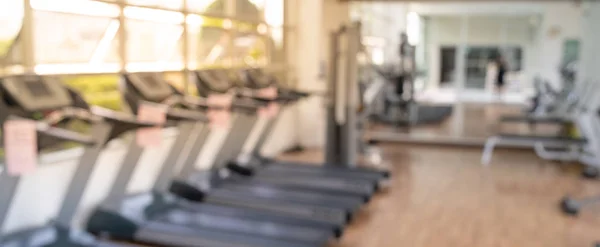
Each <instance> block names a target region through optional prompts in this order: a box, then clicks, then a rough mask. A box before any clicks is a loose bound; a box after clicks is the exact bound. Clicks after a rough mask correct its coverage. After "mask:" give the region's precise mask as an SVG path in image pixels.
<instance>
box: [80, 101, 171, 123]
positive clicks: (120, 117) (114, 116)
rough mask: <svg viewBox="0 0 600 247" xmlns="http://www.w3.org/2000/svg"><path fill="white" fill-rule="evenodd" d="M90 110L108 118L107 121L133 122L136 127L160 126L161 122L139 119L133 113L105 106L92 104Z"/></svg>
mask: <svg viewBox="0 0 600 247" xmlns="http://www.w3.org/2000/svg"><path fill="white" fill-rule="evenodd" d="M90 110H91V112H92V113H93V114H94V115H96V116H99V117H102V118H103V119H105V120H109V121H113V122H117V123H127V124H133V125H137V127H139V128H144V127H159V126H161V124H157V123H152V122H146V121H139V120H137V119H136V117H135V116H134V115H130V114H127V113H123V112H117V111H113V110H110V109H106V108H103V107H99V106H92V107H91V109H90Z"/></svg>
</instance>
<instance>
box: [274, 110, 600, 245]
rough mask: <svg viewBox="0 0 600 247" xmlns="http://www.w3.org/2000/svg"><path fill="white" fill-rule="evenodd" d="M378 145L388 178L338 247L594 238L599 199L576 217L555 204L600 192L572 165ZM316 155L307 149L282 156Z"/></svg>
mask: <svg viewBox="0 0 600 247" xmlns="http://www.w3.org/2000/svg"><path fill="white" fill-rule="evenodd" d="M475 110H477V109H475ZM479 110H480V109H479ZM486 111H487V112H489V111H494V113H496V112H499V111H498V110H490V109H487V110H486ZM500 112H504V111H500ZM472 115H473V113H469V111H467V112H466V114H463V116H464V117H465V121H467V122H472V121H469V119H476V120H477V119H481V118H472V117H469V116H472ZM493 115H495V114H493ZM488 116H489V114H488ZM486 119H488V120H489V119H493V117H492V118H486ZM469 124H471V125H473V126H474V125H477V124H476V123H467V124H465V125H469ZM479 126H481V122H479ZM430 128H431V127H430ZM471 133H472V132H471ZM379 147H380V148H381V151H382V155H383V158H384V162H385V163H387V165H389V168H390V170H392V171H393V176H394V178H393V180H392V182H391V183H390V186H389V188H388V190H387V192H384V193H382V194H380V195H378V196H377V197H376V198H374V199H373V201H372V202H371V203H370V204H369V206H368V207H367V208H365V210H364V212H363V213H362V214H361V215H360V216H359V217H358V218H357V219H356V221H355V222H354V224H352V225H351V227H350V228H349V229H348V230H347V232H346V235H345V237H344V238H343V239H342V240H341V242H340V243H339V245H338V246H340V247H398V246H410V247H421V246H422V247H431V246H445V247H449V246H457V247H471V246H473V247H482V246H486V247H488V246H489V247H492V246H494V247H496V246H498V247H504V246H506V247H517V246H527V247H534V246H540V247H541V246H543V247H580V246H581V247H589V246H592V243H595V242H597V241H600V204H599V205H597V206H590V207H587V208H585V209H584V210H583V211H582V212H581V214H580V215H579V216H578V217H577V218H572V217H568V216H564V215H563V214H562V213H561V211H560V208H559V202H560V200H561V198H562V197H563V196H565V195H567V194H570V195H575V196H585V195H596V194H597V195H600V183H599V182H597V181H586V180H583V179H581V178H580V176H579V172H580V170H579V167H578V166H577V165H572V164H570V165H567V164H556V163H552V162H546V161H542V160H540V159H538V158H537V157H536V156H535V154H534V153H533V152H532V151H527V150H498V151H497V152H496V153H495V156H494V157H495V158H494V161H493V163H492V165H491V166H490V167H482V166H481V165H480V162H479V160H480V157H481V149H478V148H453V147H441V146H423V145H420V146H408V145H401V144H385V145H380V146H379ZM320 157H322V156H321V155H320V153H319V152H317V151H307V152H303V153H300V154H294V155H286V156H284V157H283V158H285V159H291V160H310V161H319V159H320Z"/></svg>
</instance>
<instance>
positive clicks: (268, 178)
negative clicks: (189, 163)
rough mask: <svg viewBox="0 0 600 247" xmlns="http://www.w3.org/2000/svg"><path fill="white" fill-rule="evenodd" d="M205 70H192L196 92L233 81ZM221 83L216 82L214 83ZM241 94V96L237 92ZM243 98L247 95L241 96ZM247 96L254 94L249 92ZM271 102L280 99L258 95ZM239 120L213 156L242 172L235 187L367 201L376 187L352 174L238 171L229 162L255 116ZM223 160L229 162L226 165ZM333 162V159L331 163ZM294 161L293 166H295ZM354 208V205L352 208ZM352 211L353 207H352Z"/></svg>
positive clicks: (220, 163)
mask: <svg viewBox="0 0 600 247" xmlns="http://www.w3.org/2000/svg"><path fill="white" fill-rule="evenodd" d="M205 72H206V71H198V72H197V73H196V75H197V80H196V85H197V87H198V91H199V92H211V93H225V92H226V91H228V90H226V91H221V92H219V91H217V90H216V89H217V88H228V87H232V86H234V84H235V82H232V81H230V80H229V79H228V78H231V76H228V75H227V72H226V71H211V72H212V75H214V77H211V76H210V75H209V74H207V73H205ZM219 78H220V79H219ZM219 84H221V85H220V86H217V85H219ZM222 84H230V86H222ZM241 97H242V98H244V96H241ZM245 98H247V96H246V97H245ZM250 98H254V99H255V98H256V97H253V96H250ZM261 100H262V101H267V102H270V103H272V101H278V100H280V99H277V98H274V99H261ZM239 117H243V118H244V120H243V121H236V123H241V124H240V126H237V125H236V123H234V126H233V127H232V130H231V132H230V133H234V134H232V135H230V136H228V138H227V139H226V141H225V144H224V146H226V147H228V148H227V149H223V150H221V151H222V152H220V153H219V154H218V155H217V158H216V159H215V163H214V166H215V167H228V168H230V169H231V170H232V171H234V172H236V173H238V174H241V175H245V176H246V177H247V179H244V180H240V181H238V182H237V183H236V184H235V185H236V186H237V187H238V188H239V187H240V186H239V185H244V186H248V185H259V184H260V185H269V186H272V187H280V188H282V189H286V190H289V189H294V190H307V191H310V192H312V193H327V195H325V197H330V196H332V195H334V194H337V195H346V196H353V197H357V196H358V197H362V198H363V200H365V201H367V200H368V199H369V198H370V197H371V196H372V195H373V193H374V192H375V189H376V188H377V181H374V180H368V179H361V178H352V179H351V180H350V179H343V178H340V177H335V176H321V177H318V176H316V177H315V176H310V174H306V173H303V172H294V171H292V172H274V173H262V171H263V170H262V169H258V170H255V169H253V170H251V172H247V171H242V169H240V167H241V166H236V167H234V166H232V165H231V164H232V162H235V161H236V157H237V156H238V155H239V154H240V153H241V151H242V149H243V146H244V144H245V142H246V139H247V138H248V136H249V135H250V132H251V131H252V129H253V127H254V124H255V123H256V121H257V120H258V118H257V116H256V114H246V115H241V116H239ZM227 164H230V165H229V166H227ZM332 164H333V163H332ZM299 166H300V165H298V166H297V167H299ZM233 185H234V184H232V183H228V184H226V185H224V186H233ZM355 209H356V208H355ZM353 211H354V210H353Z"/></svg>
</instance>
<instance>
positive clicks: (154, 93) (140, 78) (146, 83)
mask: <svg viewBox="0 0 600 247" xmlns="http://www.w3.org/2000/svg"><path fill="white" fill-rule="evenodd" d="M125 76H127V77H128V79H129V81H130V82H131V84H132V85H133V86H134V87H135V89H137V91H138V92H139V93H140V94H142V96H143V97H144V98H146V99H147V100H150V101H156V102H160V101H163V100H164V99H166V98H168V97H169V96H171V95H173V89H172V88H171V87H170V86H169V83H168V82H167V81H165V80H164V79H163V78H162V77H161V76H160V75H159V74H157V73H132V74H127V75H125Z"/></svg>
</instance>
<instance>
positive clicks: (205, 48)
mask: <svg viewBox="0 0 600 247" xmlns="http://www.w3.org/2000/svg"><path fill="white" fill-rule="evenodd" d="M189 31H190V35H189V38H190V41H189V43H190V54H195V55H190V61H189V64H190V69H196V68H199V67H201V66H204V65H207V64H226V63H227V62H228V58H229V54H227V50H228V49H227V47H228V46H229V43H230V36H229V34H228V32H227V30H225V29H222V28H213V27H198V26H190V27H189Z"/></svg>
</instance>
